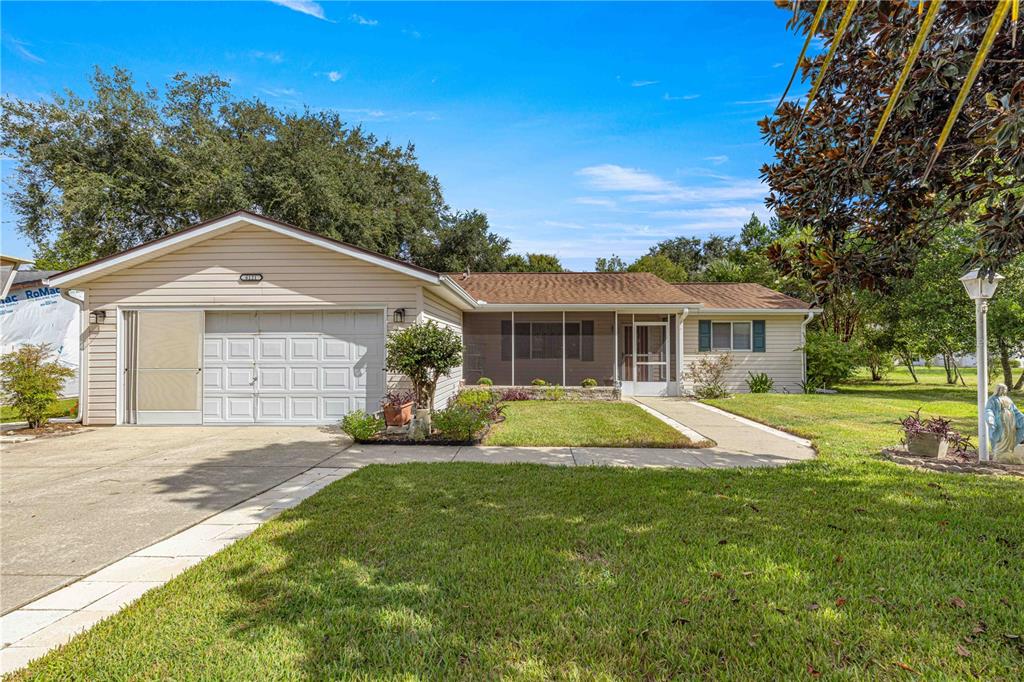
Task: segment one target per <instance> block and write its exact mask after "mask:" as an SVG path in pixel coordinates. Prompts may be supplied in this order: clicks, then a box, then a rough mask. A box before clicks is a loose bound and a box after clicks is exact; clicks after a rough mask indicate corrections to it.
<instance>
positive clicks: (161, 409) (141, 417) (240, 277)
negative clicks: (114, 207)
mask: <svg viewBox="0 0 1024 682" xmlns="http://www.w3.org/2000/svg"><path fill="white" fill-rule="evenodd" d="M49 284H50V285H51V286H60V287H63V288H65V289H75V290H80V291H82V292H84V295H85V303H84V308H85V311H86V313H85V314H86V315H87V319H88V320H89V324H88V327H87V329H86V332H85V334H84V338H85V348H86V353H85V357H86V360H85V365H86V371H85V379H84V380H85V391H84V419H85V421H86V423H90V424H125V423H128V424H131V423H138V424H146V423H148V424H156V423H162V424H172V423H173V424H196V423H208V424H210V423H234V424H237V423H284V422H288V423H329V422H334V421H336V420H338V419H339V418H340V417H341V416H343V415H344V414H346V413H347V412H349V411H351V410H355V409H369V410H371V411H372V410H375V409H376V407H377V402H378V400H379V399H380V397H381V396H382V394H383V393H384V391H385V390H386V388H387V387H388V386H392V385H396V384H398V383H399V382H400V381H401V380H402V378H401V377H399V376H394V375H389V374H388V373H386V372H385V371H384V369H383V363H384V338H385V335H386V333H387V331H389V330H393V329H396V328H399V327H402V326H404V325H408V324H411V323H413V322H417V321H424V320H435V321H437V322H438V323H440V324H444V325H446V326H449V327H451V328H453V329H456V330H457V331H459V332H460V333H462V334H463V338H464V340H465V346H466V352H465V358H464V367H463V368H459V369H458V370H456V371H455V372H453V373H452V375H451V376H450V377H449V378H448V379H447V380H446V381H443V382H442V383H441V384H440V385H439V386H438V392H437V399H436V402H437V404H438V406H443V405H445V404H446V403H447V401H448V400H449V399H450V397H451V396H452V395H454V393H455V392H456V391H457V390H458V387H459V385H460V383H461V382H462V380H463V371H465V380H466V381H467V382H469V383H472V382H475V381H476V380H477V379H478V378H479V377H480V376H484V375H486V376H489V377H490V378H491V379H492V380H493V381H494V382H495V383H499V384H500V383H510V384H511V383H524V384H525V383H529V382H530V380H532V379H534V378H543V379H546V380H548V381H551V382H552V383H565V384H578V383H579V382H580V381H582V380H583V379H585V378H594V379H597V380H598V381H599V382H600V383H602V384H606V385H612V384H618V385H620V386H621V387H622V389H623V392H624V393H626V394H637V395H676V394H679V393H680V392H686V391H687V390H688V382H687V371H686V364H687V363H688V362H689V361H690V360H692V359H694V358H695V357H697V355H698V354H700V353H719V352H722V351H724V350H726V344H728V349H729V350H731V351H733V352H734V353H735V355H736V356H737V358H738V362H737V363H736V369H735V370H734V372H733V375H732V376H730V384H731V385H732V388H733V389H734V390H743V389H744V388H745V384H744V382H743V380H744V379H745V378H746V376H747V375H746V372H747V370H748V369H749V370H753V371H766V372H768V373H769V374H770V375H772V376H773V377H774V378H775V380H776V389H777V390H783V389H786V390H799V388H800V382H801V381H802V379H803V369H802V367H803V357H804V356H803V352H802V349H801V347H802V330H803V326H804V325H805V323H806V322H807V321H808V320H809V319H810V317H811V315H813V314H814V312H816V311H814V310H811V309H809V308H808V306H807V305H806V304H805V303H803V302H801V301H797V300H796V299H791V298H788V297H784V296H782V295H781V294H777V293H775V292H772V291H770V290H768V289H765V288H763V287H759V286H757V285H746V284H743V285H728V284H721V285H677V286H673V285H670V284H668V283H666V282H664V281H662V280H661V279H659V278H657V277H655V276H654V275H651V274H646V273H611V274H600V273H559V274H554V273H551V274H547V273H544V274H537V273H532V274H531V273H521V274H507V273H473V274H469V275H466V274H457V275H446V274H441V273H436V272H432V271H430V270H425V269H423V268H420V267H417V266H414V265H410V264H409V263H406V262H403V261H400V260H396V259H393V258H388V257H386V256H382V255H380V254H377V253H373V252H370V251H366V250H364V249H360V248H358V247H354V246H351V245H348V244H343V243H341V242H338V241H335V240H332V239H329V238H326V237H322V236H319V235H316V234H313V233H310V232H307V231H305V230H301V229H299V228H296V227H292V226H290V225H285V224H283V223H280V222H277V221H275V220H270V219H268V218H264V217H262V216H258V215H254V214H251V213H247V212H237V213H232V214H230V215H228V216H224V217H223V218H218V219H216V220H211V221H208V222H205V223H201V224H199V225H195V226H193V227H191V228H188V229H186V230H183V231H181V232H178V233H175V234H174V235H171V236H168V237H165V238H162V239H158V240H155V241H152V242H149V243H147V244H143V245H141V246H138V247H136V248H134V249H130V250H128V251H125V252H123V253H120V254H117V255H115V256H111V257H108V258H104V259H100V260H98V261H94V262H93V263H89V264H87V265H83V266H81V267H78V268H75V269H73V270H68V271H67V272H63V273H60V274H58V275H56V276H54V277H52V278H50V280H49ZM680 339H681V340H682V344H681V346H682V350H680V343H679V340H680ZM634 348H635V349H636V352H635V353H634V352H633V349H634ZM678 377H682V382H680V381H679V380H678Z"/></svg>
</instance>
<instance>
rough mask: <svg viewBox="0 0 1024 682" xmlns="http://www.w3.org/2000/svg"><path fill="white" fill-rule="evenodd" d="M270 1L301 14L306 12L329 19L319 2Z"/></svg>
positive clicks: (306, 0)
mask: <svg viewBox="0 0 1024 682" xmlns="http://www.w3.org/2000/svg"><path fill="white" fill-rule="evenodd" d="M270 2H272V3H274V4H275V5H280V6H281V7H287V8H288V9H291V10H295V11H296V12H300V13H302V14H308V15H309V16H311V17H316V18H317V19H320V20H322V21H330V19H328V18H327V16H326V15H325V14H324V8H323V7H321V6H320V3H318V2H313V0H270Z"/></svg>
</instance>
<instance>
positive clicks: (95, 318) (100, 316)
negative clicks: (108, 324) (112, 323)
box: [89, 310, 107, 324]
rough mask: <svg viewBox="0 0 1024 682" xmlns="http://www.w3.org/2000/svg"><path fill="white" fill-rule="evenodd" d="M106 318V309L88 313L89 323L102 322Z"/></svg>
mask: <svg viewBox="0 0 1024 682" xmlns="http://www.w3.org/2000/svg"><path fill="white" fill-rule="evenodd" d="M106 319H107V311H106V310H93V311H92V312H90V313H89V324H103V323H104V322H105V321H106Z"/></svg>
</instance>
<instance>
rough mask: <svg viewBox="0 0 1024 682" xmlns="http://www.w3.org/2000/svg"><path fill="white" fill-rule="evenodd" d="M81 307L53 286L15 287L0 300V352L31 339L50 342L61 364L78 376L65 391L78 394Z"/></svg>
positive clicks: (72, 379) (69, 382)
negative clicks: (62, 295) (16, 288)
mask: <svg viewBox="0 0 1024 682" xmlns="http://www.w3.org/2000/svg"><path fill="white" fill-rule="evenodd" d="M79 310H80V309H79V307H78V306H76V305H75V304H74V303H71V302H70V301H65V300H64V299H63V298H61V297H60V289H55V288H53V287H35V288H32V289H20V290H16V291H12V292H11V293H10V294H8V296H7V297H6V298H4V299H3V302H2V303H0V353H9V352H11V351H12V350H14V349H16V348H18V347H19V346H23V345H25V344H29V343H31V344H39V343H48V344H50V345H51V346H52V347H53V350H54V351H55V352H56V353H57V356H58V358H59V359H60V362H61V364H63V365H67V366H68V367H72V368H74V370H75V376H74V377H73V378H71V379H68V380H67V382H66V383H65V384H64V390H63V394H64V395H65V396H69V397H72V396H77V395H78V357H79V355H78V335H79V331H80V329H79V328H80V326H81V325H80V324H79Z"/></svg>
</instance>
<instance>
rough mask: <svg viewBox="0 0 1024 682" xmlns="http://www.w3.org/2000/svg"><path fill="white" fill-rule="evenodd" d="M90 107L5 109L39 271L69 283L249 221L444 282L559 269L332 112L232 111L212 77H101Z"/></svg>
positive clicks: (19, 103) (16, 199) (1, 134)
mask: <svg viewBox="0 0 1024 682" xmlns="http://www.w3.org/2000/svg"><path fill="white" fill-rule="evenodd" d="M90 84H91V90H92V92H91V94H90V96H89V97H82V96H79V95H77V94H75V93H73V92H70V91H69V92H65V93H63V94H55V95H53V96H52V97H49V98H44V99H40V100H24V99H20V98H15V97H5V98H3V100H2V105H3V113H2V118H0V125H2V129H0V145H2V147H3V150H4V153H5V154H6V155H7V156H8V157H9V158H13V159H15V160H16V161H17V163H18V165H17V167H16V169H15V171H14V178H15V186H14V188H13V189H12V190H11V191H10V194H9V200H10V202H11V204H12V205H13V207H14V209H15V213H16V220H17V227H18V230H19V231H20V232H21V233H22V234H23V235H25V236H26V237H27V238H28V239H29V240H30V241H31V242H32V244H33V246H34V250H35V255H36V259H37V263H38V264H39V265H40V266H43V267H51V268H64V267H71V266H75V265H79V264H81V263H83V262H86V261H89V260H92V259H94V258H98V257H101V256H107V255H110V254H112V253H116V252H118V251H121V250H123V249H126V248H129V247H132V246H135V245H137V244H140V243H142V242H145V241H147V240H150V239H154V238H157V237H162V236H164V235H167V234H170V233H173V232H175V231H176V230H180V229H182V228H184V227H187V226H189V225H191V224H194V223H196V222H200V221H202V220H206V219H208V218H213V217H216V216H219V215H223V214H225V213H229V212H231V211H235V210H238V209H248V210H252V211H255V212H258V213H261V214H263V215H266V216H269V217H271V218H276V219H278V220H282V221H285V222H288V223H291V224H294V225H297V226H298V227H302V228H305V229H307V230H311V231H313V232H316V233H318V234H323V235H325V236H328V237H333V238H336V239H340V240H342V241H345V242H349V243H351V244H355V245H357V246H362V247H364V248H368V249H372V250H374V251H378V252H380V253H384V254H387V255H389V256H394V257H397V258H403V259H406V260H408V261H411V262H413V263H416V264H418V265H422V266H424V267H428V268H432V269H435V270H443V271H458V270H464V269H466V268H469V269H472V270H513V271H528V270H532V269H542V270H557V269H561V265H560V264H559V263H558V260H557V258H555V257H554V256H549V255H545V254H526V255H520V254H514V253H511V252H510V251H509V240H508V239H505V238H503V237H500V236H498V235H496V234H494V233H493V232H492V231H491V229H490V226H489V225H488V222H487V217H486V216H485V215H484V214H483V213H481V212H479V211H475V210H468V211H459V210H454V209H452V208H451V207H450V206H449V205H448V204H447V203H446V202H445V199H444V196H443V194H442V191H441V185H440V183H439V182H438V180H437V178H435V177H434V176H433V175H430V174H429V173H428V172H426V171H425V170H423V168H421V167H420V165H419V162H418V160H417V158H416V153H415V148H414V147H413V145H412V144H407V145H396V144H393V143H391V142H387V141H380V140H378V139H377V138H376V137H375V136H373V135H371V134H369V133H367V132H366V131H364V130H363V129H362V128H360V127H359V126H350V125H348V124H346V123H345V121H344V120H342V118H341V117H340V116H339V115H338V114H336V113H333V112H322V111H313V110H309V109H307V110H305V111H303V112H301V113H289V112H284V111H279V110H277V109H275V108H273V107H271V106H270V105H268V104H266V103H265V102H262V101H260V100H259V99H237V98H235V97H233V96H232V94H231V91H230V86H229V83H228V82H227V81H226V80H224V79H223V78H221V77H219V76H217V75H212V74H211V75H199V76H195V75H188V74H184V73H179V74H177V75H175V76H174V77H173V78H172V79H171V81H170V82H169V83H168V84H167V85H166V87H165V88H164V89H163V92H160V91H158V90H157V89H156V88H153V87H151V86H149V85H146V86H145V87H142V88H140V87H137V86H136V84H135V81H134V79H133V77H132V75H131V73H129V72H128V71H127V70H125V69H121V68H115V69H113V70H112V71H111V72H109V73H107V72H104V71H102V70H100V69H96V71H95V72H94V74H93V75H92V77H91V79H90Z"/></svg>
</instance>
